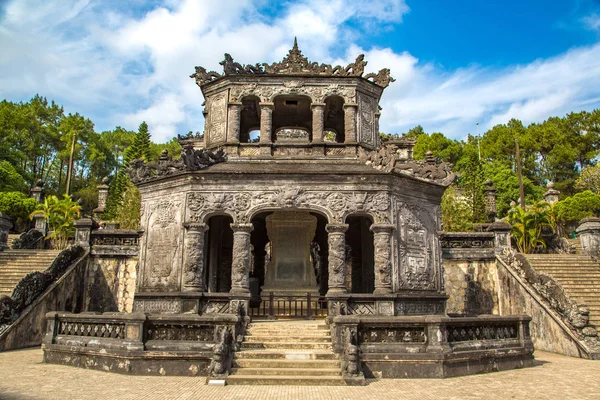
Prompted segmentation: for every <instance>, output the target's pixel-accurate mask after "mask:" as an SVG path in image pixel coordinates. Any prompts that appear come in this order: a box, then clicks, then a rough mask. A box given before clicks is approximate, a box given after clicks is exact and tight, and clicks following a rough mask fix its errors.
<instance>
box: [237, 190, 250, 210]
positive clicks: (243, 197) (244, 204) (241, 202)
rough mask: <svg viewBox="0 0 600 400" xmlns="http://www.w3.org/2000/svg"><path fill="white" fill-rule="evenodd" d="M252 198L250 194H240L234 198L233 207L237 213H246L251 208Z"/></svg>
mask: <svg viewBox="0 0 600 400" xmlns="http://www.w3.org/2000/svg"><path fill="white" fill-rule="evenodd" d="M251 201H252V196H250V194H248V193H238V194H236V195H235V197H234V198H233V206H234V208H235V210H236V211H246V210H248V209H249V208H250V202H251Z"/></svg>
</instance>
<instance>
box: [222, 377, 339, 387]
mask: <svg viewBox="0 0 600 400" xmlns="http://www.w3.org/2000/svg"><path fill="white" fill-rule="evenodd" d="M227 384H228V385H302V386H343V385H345V384H346V382H345V381H344V379H343V378H342V377H341V376H338V377H334V376H319V375H316V376H310V375H307V376H285V375H283V376H282V375H230V376H228V377H227Z"/></svg>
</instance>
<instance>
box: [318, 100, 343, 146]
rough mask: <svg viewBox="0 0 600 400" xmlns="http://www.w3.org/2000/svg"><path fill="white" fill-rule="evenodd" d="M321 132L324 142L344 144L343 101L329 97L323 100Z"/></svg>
mask: <svg viewBox="0 0 600 400" xmlns="http://www.w3.org/2000/svg"><path fill="white" fill-rule="evenodd" d="M324 120H325V122H324V127H323V131H324V134H325V140H326V141H332V142H336V143H344V140H345V135H344V99H343V98H342V97H340V96H329V97H327V98H326V99H325V118H324Z"/></svg>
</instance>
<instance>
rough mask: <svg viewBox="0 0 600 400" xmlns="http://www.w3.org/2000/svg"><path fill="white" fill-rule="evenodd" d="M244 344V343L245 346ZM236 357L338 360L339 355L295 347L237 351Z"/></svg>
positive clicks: (240, 358)
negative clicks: (295, 348) (296, 348)
mask: <svg viewBox="0 0 600 400" xmlns="http://www.w3.org/2000/svg"><path fill="white" fill-rule="evenodd" d="M243 345H244V344H242V346H243ZM235 358H236V359H239V360H242V359H277V360H294V361H297V360H337V356H336V355H335V354H334V353H333V352H332V351H331V350H329V351H326V350H304V351H302V350H294V349H282V350H277V349H264V350H263V349H248V350H241V351H236V352H235Z"/></svg>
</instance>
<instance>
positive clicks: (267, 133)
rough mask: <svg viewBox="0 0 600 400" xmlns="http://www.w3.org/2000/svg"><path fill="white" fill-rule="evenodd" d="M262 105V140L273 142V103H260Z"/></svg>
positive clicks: (262, 141)
mask: <svg viewBox="0 0 600 400" xmlns="http://www.w3.org/2000/svg"><path fill="white" fill-rule="evenodd" d="M258 105H259V106H260V140H259V143H261V144H271V142H272V141H271V134H272V131H273V109H274V108H275V105H274V104H273V103H259V104H258Z"/></svg>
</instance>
